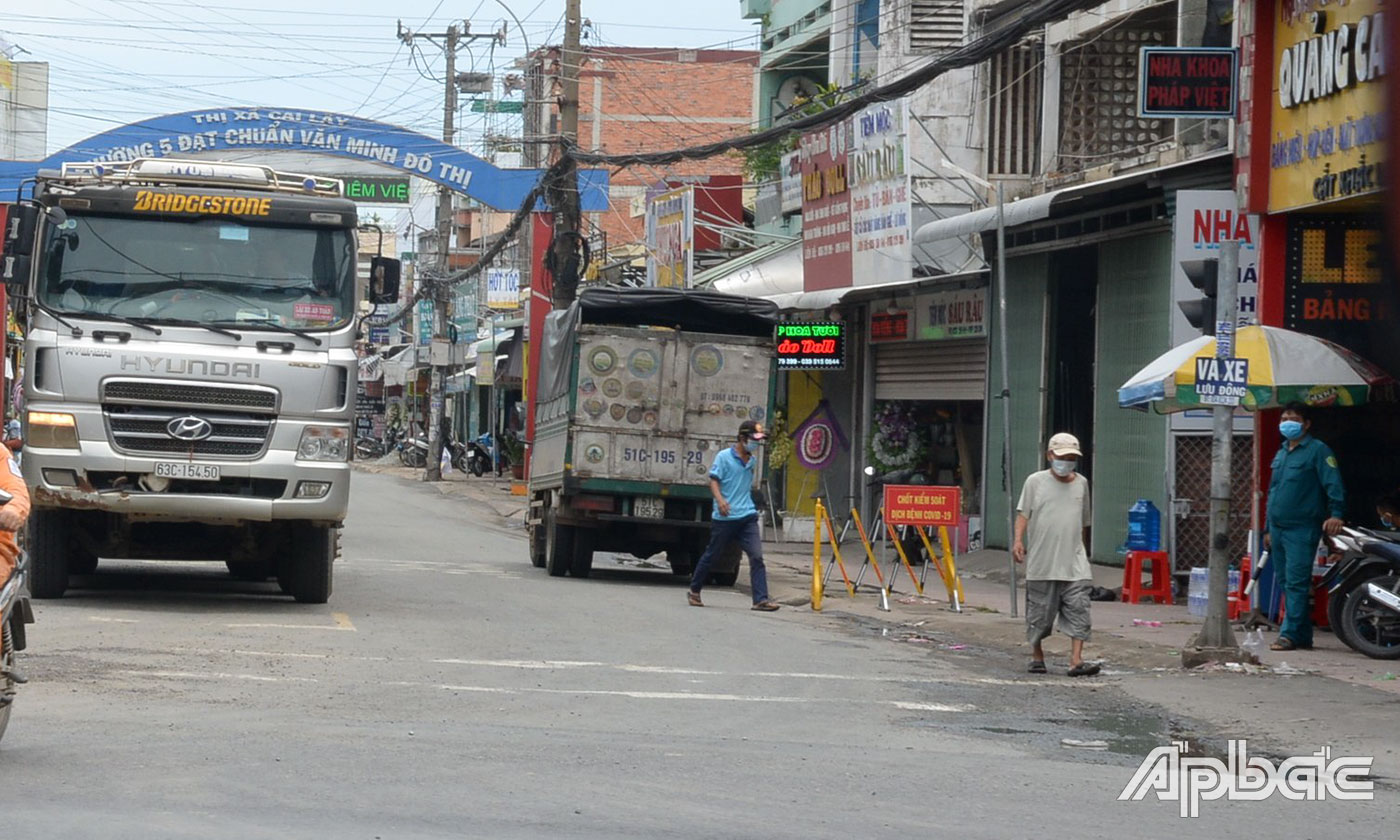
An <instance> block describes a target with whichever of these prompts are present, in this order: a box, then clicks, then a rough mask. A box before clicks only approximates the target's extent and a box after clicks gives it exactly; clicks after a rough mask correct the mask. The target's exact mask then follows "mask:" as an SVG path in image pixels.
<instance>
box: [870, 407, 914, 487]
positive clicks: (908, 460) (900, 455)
mask: <svg viewBox="0 0 1400 840" xmlns="http://www.w3.org/2000/svg"><path fill="white" fill-rule="evenodd" d="M873 419H874V425H873V427H872V428H871V431H870V440H869V442H868V445H867V454H869V456H870V461H871V464H872V465H873V466H874V467H875V469H877V470H879V471H880V472H891V471H893V470H903V469H909V468H911V467H914V466H917V465H918V463H919V461H920V460H921V459H922V458H923V455H924V440H923V436H922V434H921V433H920V430H919V426H918V423H917V422H916V421H915V419H914V410H913V407H912V406H910V405H909V404H908V403H905V402H899V401H890V402H886V403H884V404H883V405H880V406H879V407H878V408H876V410H875V416H874V418H873Z"/></svg>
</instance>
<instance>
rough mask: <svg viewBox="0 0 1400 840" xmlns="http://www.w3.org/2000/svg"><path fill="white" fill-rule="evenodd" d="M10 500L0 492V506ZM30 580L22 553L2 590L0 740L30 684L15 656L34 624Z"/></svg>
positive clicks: (0, 598) (25, 558) (0, 600)
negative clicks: (22, 689) (20, 692)
mask: <svg viewBox="0 0 1400 840" xmlns="http://www.w3.org/2000/svg"><path fill="white" fill-rule="evenodd" d="M11 498H12V497H11V496H10V494H9V493H5V492H4V491H0V505H3V504H5V503H7V502H9V501H10V499H11ZM28 581H29V557H28V555H27V554H25V553H23V552H21V553H20V556H19V562H18V563H17V564H16V565H15V570H14V572H13V573H12V574H11V575H10V579H9V580H7V581H5V583H4V586H3V587H0V738H3V737H4V736H5V729H6V728H7V727H8V726H9V725H10V711H11V709H12V708H13V707H14V702H15V689H16V688H17V687H18V686H20V685H22V684H24V683H25V682H28V680H26V679H25V678H24V677H23V676H21V675H20V673H19V671H18V670H16V668H15V654H16V653H17V652H18V651H22V650H24V648H25V625H26V624H33V623H34V611H33V610H32V609H31V608H30V606H29V587H28Z"/></svg>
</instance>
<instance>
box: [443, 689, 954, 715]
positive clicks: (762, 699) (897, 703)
mask: <svg viewBox="0 0 1400 840" xmlns="http://www.w3.org/2000/svg"><path fill="white" fill-rule="evenodd" d="M438 688H441V689H443V690H444V691H456V692H467V693H473V694H553V695H567V696H570V697H625V698H628V699H631V700H697V701H703V702H721V703H794V704H810V703H827V704H830V703H855V704H860V705H868V704H870V703H871V702H872V701H870V700H866V699H863V698H844V697H789V696H783V695H765V694H722V693H714V692H705V691H627V690H619V689H600V688H539V687H533V688H528V687H527V688H501V687H499V686H489V685H440V686H438ZM873 702H874V703H875V704H876V705H880V706H889V707H892V708H895V709H900V710H901V711H918V712H946V713H953V714H957V713H963V712H972V711H976V709H977V707H976V706H973V705H970V704H960V705H952V704H947V703H914V702H909V701H903V700H889V701H886V700H877V701H873Z"/></svg>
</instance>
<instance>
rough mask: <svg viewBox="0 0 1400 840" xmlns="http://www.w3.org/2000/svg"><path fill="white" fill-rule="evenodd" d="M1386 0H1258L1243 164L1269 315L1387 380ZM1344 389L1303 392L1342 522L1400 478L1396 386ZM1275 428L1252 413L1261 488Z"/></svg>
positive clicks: (1392, 300) (1391, 277) (1268, 320)
mask: <svg viewBox="0 0 1400 840" xmlns="http://www.w3.org/2000/svg"><path fill="white" fill-rule="evenodd" d="M1384 5H1385V4H1384V3H1383V2H1382V0H1352V2H1350V3H1346V4H1327V5H1325V6H1316V4H1299V3H1296V2H1283V0H1264V1H1262V2H1259V3H1258V4H1257V5H1256V9H1255V15H1256V48H1255V51H1254V52H1255V55H1256V67H1255V72H1256V74H1257V77H1258V78H1259V79H1260V81H1259V83H1258V84H1257V85H1256V87H1255V88H1254V94H1255V109H1254V113H1253V121H1252V131H1253V134H1254V136H1255V138H1256V140H1255V142H1254V143H1253V145H1252V147H1251V149H1250V150H1249V151H1250V155H1249V157H1250V160H1249V161H1248V162H1247V163H1246V165H1244V166H1243V167H1242V170H1243V174H1245V175H1246V176H1247V178H1248V183H1249V201H1250V209H1251V210H1253V211H1255V212H1259V213H1261V214H1263V215H1264V223H1263V253H1262V255H1261V263H1262V266H1261V290H1260V298H1261V310H1262V320H1263V323H1265V324H1270V325H1274V326H1282V327H1286V328H1288V329H1291V330H1296V331H1298V332H1303V333H1307V334H1309V335H1314V336H1318V337H1320V338H1325V339H1328V340H1329V341H1332V342H1335V343H1336V344H1339V345H1341V346H1342V347H1344V348H1346V349H1347V350H1350V351H1352V352H1354V353H1356V354H1358V355H1360V356H1362V357H1363V358H1365V359H1367V360H1369V361H1371V362H1373V363H1375V364H1377V365H1379V366H1380V367H1381V368H1382V369H1384V370H1386V371H1387V372H1389V373H1391V374H1392V375H1395V374H1400V341H1397V336H1400V320H1397V316H1398V315H1400V281H1398V280H1397V277H1396V275H1395V273H1394V271H1393V270H1392V271H1386V270H1384V269H1383V267H1382V262H1383V260H1382V255H1381V247H1382V246H1381V243H1382V224H1383V219H1382V216H1383V202H1382V189H1383V180H1384V177H1385V171H1384V167H1385V166H1386V165H1387V164H1386V161H1385V151H1386V148H1385V146H1386V143H1385V141H1386V131H1387V120H1386V109H1385V102H1384V87H1385V82H1384V72H1385V71H1384V58H1383V56H1384V48H1383V46H1382V40H1383V38H1384V37H1385V29H1384V25H1383V24H1382V20H1383V19H1384ZM1304 6H1306V8H1304ZM1315 6H1316V7H1315ZM1392 25H1393V24H1392ZM1266 92H1267V97H1268V99H1267V102H1261V101H1260V100H1261V99H1263V97H1264V95H1266ZM1389 130H1390V131H1393V130H1394V127H1393V126H1389ZM1344 398H1345V395H1344V394H1338V393H1336V392H1332V391H1327V390H1322V389H1318V390H1317V392H1316V393H1313V394H1311V395H1309V402H1310V403H1311V404H1312V405H1313V406H1314V408H1315V409H1316V412H1315V413H1316V416H1315V418H1314V421H1313V431H1314V433H1315V434H1316V435H1317V436H1318V437H1319V438H1321V439H1322V440H1324V441H1326V442H1327V443H1328V444H1329V445H1330V446H1331V447H1332V448H1333V450H1334V451H1335V452H1336V454H1337V460H1338V462H1339V464H1340V468H1341V472H1342V478H1343V481H1344V482H1345V484H1346V487H1347V496H1348V506H1347V507H1348V509H1347V519H1348V520H1349V521H1352V522H1356V523H1360V524H1367V525H1371V524H1375V522H1374V521H1375V509H1374V502H1375V499H1376V497H1377V496H1379V495H1381V494H1383V493H1386V492H1389V491H1392V490H1394V489H1395V488H1396V487H1397V486H1400V401H1397V394H1396V391H1395V389H1394V388H1391V389H1388V390H1383V391H1382V393H1380V394H1379V395H1377V396H1373V398H1372V399H1371V400H1370V401H1369V402H1368V403H1367V404H1366V405H1363V406H1350V405H1345V404H1344V402H1345V399H1344ZM1276 425H1277V417H1276V416H1273V415H1270V414H1266V415H1265V416H1264V417H1261V419H1260V434H1259V435H1258V438H1257V439H1258V444H1257V446H1258V455H1259V464H1260V469H1259V473H1258V476H1257V482H1258V486H1259V487H1260V488H1267V487H1268V482H1269V479H1270V475H1269V470H1268V465H1269V463H1270V459H1271V457H1272V455H1273V453H1274V452H1275V451H1276V450H1277V448H1278V446H1279V437H1278V434H1277V431H1276V428H1275V427H1276Z"/></svg>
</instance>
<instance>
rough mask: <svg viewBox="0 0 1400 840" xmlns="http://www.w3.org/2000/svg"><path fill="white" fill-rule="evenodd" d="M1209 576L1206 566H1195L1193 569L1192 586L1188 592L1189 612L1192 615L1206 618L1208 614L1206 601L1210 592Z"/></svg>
mask: <svg viewBox="0 0 1400 840" xmlns="http://www.w3.org/2000/svg"><path fill="white" fill-rule="evenodd" d="M1208 574H1209V573H1208V570H1207V569H1206V568H1205V567H1204V566H1195V567H1193V568H1192V569H1191V584H1190V588H1189V589H1187V591H1186V607H1187V612H1189V613H1190V614H1191V615H1196V616H1204V615H1205V614H1206V600H1207V598H1208V597H1209V591H1210V589H1209V587H1210V583H1209V581H1210V578H1209V577H1208Z"/></svg>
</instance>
